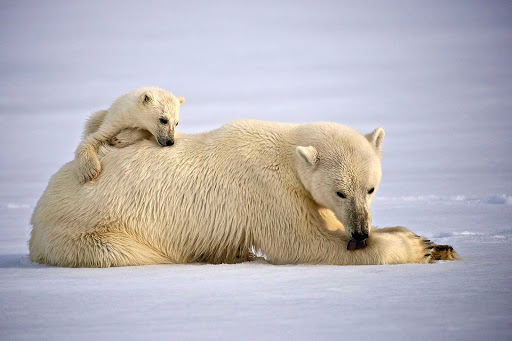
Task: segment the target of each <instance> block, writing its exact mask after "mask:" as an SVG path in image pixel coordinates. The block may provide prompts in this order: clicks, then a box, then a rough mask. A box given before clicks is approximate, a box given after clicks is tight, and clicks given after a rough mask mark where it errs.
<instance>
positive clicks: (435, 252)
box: [432, 244, 460, 261]
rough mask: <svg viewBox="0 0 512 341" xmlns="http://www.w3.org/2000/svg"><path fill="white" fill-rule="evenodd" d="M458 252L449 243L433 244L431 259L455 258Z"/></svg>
mask: <svg viewBox="0 0 512 341" xmlns="http://www.w3.org/2000/svg"><path fill="white" fill-rule="evenodd" d="M459 258H460V257H459V254H458V253H457V251H455V250H454V249H453V247H451V246H450V245H437V244H434V248H433V249H432V261H436V260H457V259H459Z"/></svg>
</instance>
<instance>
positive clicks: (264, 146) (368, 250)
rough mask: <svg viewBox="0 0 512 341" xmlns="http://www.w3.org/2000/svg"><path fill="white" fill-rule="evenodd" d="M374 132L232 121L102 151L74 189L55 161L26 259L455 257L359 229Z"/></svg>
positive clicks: (375, 175)
mask: <svg viewBox="0 0 512 341" xmlns="http://www.w3.org/2000/svg"><path fill="white" fill-rule="evenodd" d="M383 139H384V130H383V129H381V128H378V129H376V130H374V131H373V132H372V133H370V134H368V135H366V136H365V135H363V134H361V133H359V132H357V131H356V130H353V129H351V128H348V127H346V126H343V125H339V124H335V123H312V124H303V125H296V124H286V123H272V122H260V121H245V120H243V121H235V122H231V123H228V124H226V125H224V126H223V127H221V128H219V129H216V130H212V131H209V132H205V133H200V134H193V135H187V134H183V135H181V136H180V138H179V139H178V140H177V141H176V145H175V146H174V147H173V148H159V147H158V146H157V145H156V144H155V143H153V142H151V141H148V140H142V141H140V142H138V143H135V144H133V145H130V146H128V147H126V148H121V149H117V148H113V147H102V148H103V149H102V150H101V151H100V152H101V153H102V155H104V156H103V159H102V161H103V164H104V168H103V172H102V174H101V176H100V177H98V179H97V181H95V182H89V183H86V184H84V185H81V184H80V182H79V181H78V179H77V178H76V176H74V173H73V168H74V166H75V162H76V161H72V162H69V163H68V164H66V165H64V166H63V167H62V168H61V169H60V170H59V171H58V172H57V173H56V174H55V175H54V176H53V177H52V178H51V180H50V182H49V184H48V187H47V189H46V191H45V192H44V194H43V195H42V197H41V199H40V200H39V202H38V204H37V206H36V208H35V210H34V213H33V216H32V220H31V224H32V226H33V228H32V233H31V238H30V242H29V247H30V258H31V260H32V261H34V262H39V263H45V264H52V265H57V266H68V267H110V266H127V265H144V264H162V263H191V262H206V263H236V262H240V261H245V260H249V259H250V258H251V252H252V251H253V250H255V251H259V252H261V253H262V254H264V255H265V258H266V259H267V261H268V262H270V263H272V264H298V263H307V264H337V265H346V264H398V263H428V262H432V261H433V259H438V258H442V259H450V258H455V257H457V254H456V252H455V251H454V250H453V248H451V247H449V246H436V245H435V244H433V243H432V242H430V241H429V240H426V239H424V238H422V237H419V236H417V235H415V234H414V233H412V232H411V231H409V230H408V229H406V228H405V227H392V228H383V229H376V228H371V214H370V206H371V202H372V200H373V198H374V196H375V194H376V193H377V191H378V188H379V183H380V180H381V157H380V154H381V147H382V142H383Z"/></svg>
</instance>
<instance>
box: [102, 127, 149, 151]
mask: <svg viewBox="0 0 512 341" xmlns="http://www.w3.org/2000/svg"><path fill="white" fill-rule="evenodd" d="M152 137H153V135H152V134H151V133H150V132H149V131H147V130H142V129H135V128H127V129H124V130H122V131H121V132H120V133H119V134H117V135H116V136H114V137H112V138H111V139H110V140H109V141H108V144H110V145H111V146H114V147H116V148H124V147H127V146H129V145H132V144H134V143H137V142H139V141H142V140H149V139H151V138H152Z"/></svg>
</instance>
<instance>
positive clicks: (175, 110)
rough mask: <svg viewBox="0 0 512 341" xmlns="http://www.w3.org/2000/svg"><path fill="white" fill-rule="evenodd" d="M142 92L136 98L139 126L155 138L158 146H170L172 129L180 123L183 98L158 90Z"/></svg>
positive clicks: (172, 142)
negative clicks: (139, 111)
mask: <svg viewBox="0 0 512 341" xmlns="http://www.w3.org/2000/svg"><path fill="white" fill-rule="evenodd" d="M142 90H143V91H141V94H140V96H139V98H138V100H139V104H140V107H141V115H139V116H138V117H139V119H140V120H141V122H140V124H141V125H143V128H146V129H147V130H149V131H150V132H151V134H153V135H154V136H155V138H156V140H157V141H158V143H159V144H160V145H162V146H172V145H173V144H174V129H175V128H176V126H177V125H178V123H179V121H180V107H181V106H182V105H183V103H185V97H176V96H174V95H173V94H171V93H170V92H168V91H165V90H162V89H159V88H143V89H142Z"/></svg>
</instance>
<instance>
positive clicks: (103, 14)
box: [0, 1, 512, 340]
mask: <svg viewBox="0 0 512 341" xmlns="http://www.w3.org/2000/svg"><path fill="white" fill-rule="evenodd" d="M511 36H512V7H511V6H510V5H509V4H508V3H507V2H477V1H464V2H443V1H429V2H423V3H422V2H410V1H394V2H392V3H390V2H372V3H367V2H359V1H353V2H348V1H343V2H313V1H310V2H302V1H295V2H281V1H279V2H277V1H258V2H228V1H215V2H207V1H186V2H185V1H181V2H177V1H176V2H171V1H167V2H153V1H150V2H136V1H123V2H116V1H111V2H90V1H72V2H51V3H50V2H14V1H13V2H7V1H3V2H1V4H0V46H1V50H0V51H1V52H0V127H2V128H3V131H2V134H1V135H0V146H1V148H0V160H1V161H0V162H1V163H0V231H1V233H0V340H7V339H21V340H23V339H34V340H41V339H51V340H68V339H70V338H72V339H77V340H90V339H112V340H130V339H143V338H144V339H146V338H148V339H173V340H205V339H207V340H226V339H228V340H229V339H244V340H283V339H326V340H328V339H331V340H339V339H357V340H361V339H362V340H375V339H379V340H388V339H391V340H401V339H403V340H410V339H420V340H427V339H428V340H431V339H436V338H443V339H455V340H470V339H471V340H475V339H489V340H491V339H492V340H499V339H503V340H506V339H510V335H511V334H512V325H511V323H510V321H511V318H512V309H511V307H512V286H511V283H512V266H511V264H512V252H511V248H510V242H511V239H512V223H511V221H512V220H511V218H512V205H511V204H510V203H511V198H512V177H511V174H512V157H511V156H512V155H511V153H510V151H511V149H510V146H511V145H512V137H511V136H512V135H511V134H510V131H512V129H511V128H512V119H511V113H512V96H511V94H512V77H511V76H512V68H510V61H511V60H510V56H512V44H511V43H510V42H511V40H510V37H511ZM143 85H158V86H161V87H163V88H165V89H168V90H170V91H172V92H174V93H175V94H176V95H180V96H185V97H186V98H187V103H186V104H185V106H184V107H183V109H182V114H181V118H180V129H181V130H183V131H185V132H199V131H204V130H207V129H212V128H215V127H218V126H220V125H221V124H223V123H225V122H227V121H229V120H233V119H240V118H251V119H261V120H274V121H284V122H296V123H301V122H312V121H334V122H339V123H344V124H347V125H350V126H352V127H354V128H356V129H359V130H361V131H363V132H370V131H372V130H373V129H375V128H376V127H378V126H382V127H384V128H385V130H386V139H385V141H384V146H383V148H384V159H383V174H384V176H383V181H382V184H381V187H380V188H379V190H378V193H377V196H376V200H375V201H374V204H373V210H372V213H373V222H374V224H375V225H378V226H381V227H383V226H395V225H403V226H407V227H409V228H411V229H412V230H413V231H414V232H416V233H418V234H421V235H423V236H426V237H428V238H431V239H432V240H433V241H434V242H437V243H444V244H450V245H453V246H454V247H455V249H456V250H457V251H458V252H459V253H460V255H461V256H462V257H463V259H462V260H460V261H457V262H439V263H436V264H430V265H411V264H408V265H397V266H359V267H354V266H345V267H339V266H308V265H293V266H291V265H290V266H273V265H270V264H267V263H266V262H265V261H264V260H261V259H260V260H258V261H256V262H254V263H244V264H239V265H198V264H195V265H158V266H145V267H127V268H114V269H66V268H57V267H49V266H44V265H39V264H33V263H31V262H30V260H29V258H28V256H27V255H28V246H27V241H28V239H29V236H30V224H29V220H30V216H31V213H32V210H33V208H34V206H35V204H36V202H37V200H38V198H39V197H40V195H41V193H42V191H43V190H44V188H45V187H46V184H47V182H48V180H49V178H50V176H51V175H52V174H54V173H55V172H56V171H57V170H58V169H59V168H60V166H61V165H62V164H64V163H65V162H67V161H69V160H70V159H71V158H73V152H74V149H75V148H76V146H77V145H78V142H79V140H80V135H81V128H82V125H83V122H84V121H85V119H86V117H87V115H89V114H90V113H92V112H94V111H96V110H99V109H104V108H107V107H108V106H109V105H110V104H111V102H112V101H113V100H114V99H115V98H117V97H118V96H120V95H121V94H122V93H124V92H126V91H129V90H131V89H133V88H136V87H139V86H143Z"/></svg>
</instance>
